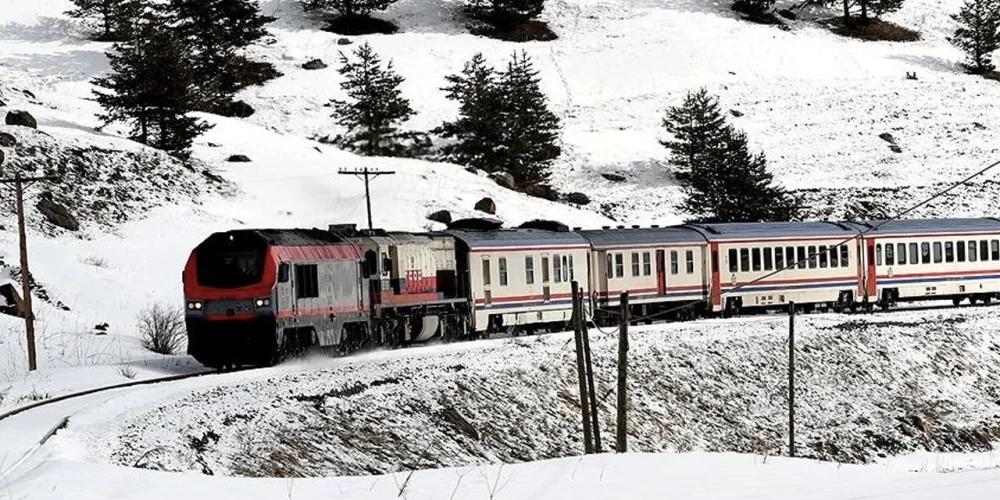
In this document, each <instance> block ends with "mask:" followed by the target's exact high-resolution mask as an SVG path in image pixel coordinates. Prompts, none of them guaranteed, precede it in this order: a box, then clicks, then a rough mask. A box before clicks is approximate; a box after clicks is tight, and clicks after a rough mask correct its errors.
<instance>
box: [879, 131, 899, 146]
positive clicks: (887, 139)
mask: <svg viewBox="0 0 1000 500" xmlns="http://www.w3.org/2000/svg"><path fill="white" fill-rule="evenodd" d="M878 138H879V139H882V140H883V141H885V142H888V143H889V144H896V138H895V137H893V136H892V134H890V133H889V132H883V133H881V134H879V135H878Z"/></svg>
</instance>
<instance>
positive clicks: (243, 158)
mask: <svg viewBox="0 0 1000 500" xmlns="http://www.w3.org/2000/svg"><path fill="white" fill-rule="evenodd" d="M226 161H232V162H236V163H246V162H248V161H250V157H249V156H247V155H232V156H230V157H229V158H226Z"/></svg>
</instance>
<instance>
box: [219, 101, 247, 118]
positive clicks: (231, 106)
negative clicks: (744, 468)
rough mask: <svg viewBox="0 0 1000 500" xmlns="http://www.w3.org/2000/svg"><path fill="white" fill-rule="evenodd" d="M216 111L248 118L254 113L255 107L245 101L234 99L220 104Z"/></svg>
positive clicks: (225, 114) (234, 116) (235, 116)
mask: <svg viewBox="0 0 1000 500" xmlns="http://www.w3.org/2000/svg"><path fill="white" fill-rule="evenodd" d="M215 112H216V113H218V114H220V115H222V116H226V117H229V118H246V117H248V116H250V115H252V114H253V113H254V109H253V107H251V106H250V105H249V104H247V103H245V102H243V101H233V102H228V103H226V104H223V105H220V106H218V107H217V108H216V109H215Z"/></svg>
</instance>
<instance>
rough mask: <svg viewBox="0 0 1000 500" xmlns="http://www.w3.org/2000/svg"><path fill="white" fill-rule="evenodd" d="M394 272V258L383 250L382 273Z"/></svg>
mask: <svg viewBox="0 0 1000 500" xmlns="http://www.w3.org/2000/svg"><path fill="white" fill-rule="evenodd" d="M391 272H392V259H390V258H389V254H387V253H385V252H382V274H383V275H388V274H389V273H391Z"/></svg>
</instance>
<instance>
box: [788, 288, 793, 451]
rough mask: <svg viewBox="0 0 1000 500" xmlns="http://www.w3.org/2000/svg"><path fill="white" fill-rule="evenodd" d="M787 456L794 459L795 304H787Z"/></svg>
mask: <svg viewBox="0 0 1000 500" xmlns="http://www.w3.org/2000/svg"><path fill="white" fill-rule="evenodd" d="M788 456H789V457H795V302H789V303H788Z"/></svg>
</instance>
